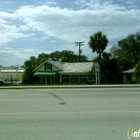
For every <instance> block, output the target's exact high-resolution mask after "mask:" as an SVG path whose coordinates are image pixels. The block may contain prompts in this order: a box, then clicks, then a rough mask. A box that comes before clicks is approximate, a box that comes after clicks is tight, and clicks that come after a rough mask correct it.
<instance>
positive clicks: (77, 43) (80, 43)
mask: <svg viewBox="0 0 140 140" xmlns="http://www.w3.org/2000/svg"><path fill="white" fill-rule="evenodd" d="M82 45H84V42H75V46H79V62H80V61H81V60H80V54H81V53H82V50H81V48H80V47H81V46H82Z"/></svg>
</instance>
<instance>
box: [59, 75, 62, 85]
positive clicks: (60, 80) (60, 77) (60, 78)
mask: <svg viewBox="0 0 140 140" xmlns="http://www.w3.org/2000/svg"><path fill="white" fill-rule="evenodd" d="M59 82H60V83H62V75H61V74H60V76H59Z"/></svg>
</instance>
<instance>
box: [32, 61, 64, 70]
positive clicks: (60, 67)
mask: <svg viewBox="0 0 140 140" xmlns="http://www.w3.org/2000/svg"><path fill="white" fill-rule="evenodd" d="M46 62H47V63H50V64H52V65H54V66H56V67H57V68H59V69H60V70H64V68H63V64H62V63H60V62H58V61H52V60H46V61H45V62H43V63H42V64H41V65H39V66H38V67H36V68H35V69H34V70H33V71H36V70H37V69H38V68H39V67H41V66H42V65H44V63H46Z"/></svg>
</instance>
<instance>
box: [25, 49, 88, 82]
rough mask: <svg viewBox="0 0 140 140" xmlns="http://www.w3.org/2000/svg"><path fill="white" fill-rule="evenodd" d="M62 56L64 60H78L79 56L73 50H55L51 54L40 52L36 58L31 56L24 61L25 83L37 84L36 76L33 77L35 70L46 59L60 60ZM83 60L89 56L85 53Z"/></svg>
mask: <svg viewBox="0 0 140 140" xmlns="http://www.w3.org/2000/svg"><path fill="white" fill-rule="evenodd" d="M60 58H61V60H62V62H78V61H79V56H78V55H76V54H74V52H73V51H69V50H63V51H61V52H60V51H55V52H52V53H50V54H46V53H42V54H39V55H38V57H37V58H36V57H35V56H31V57H30V59H29V60H27V61H25V62H24V66H23V67H24V68H26V70H25V72H24V74H23V84H35V81H36V80H35V77H33V70H34V69H35V68H36V67H37V66H39V65H40V64H42V63H43V62H45V61H46V60H53V61H59V59H60ZM81 61H82V62H87V61H88V58H87V57H86V56H85V55H81Z"/></svg>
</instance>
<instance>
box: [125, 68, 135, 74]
mask: <svg viewBox="0 0 140 140" xmlns="http://www.w3.org/2000/svg"><path fill="white" fill-rule="evenodd" d="M134 71H135V68H133V69H129V70H126V71H124V72H123V73H134Z"/></svg>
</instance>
